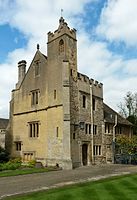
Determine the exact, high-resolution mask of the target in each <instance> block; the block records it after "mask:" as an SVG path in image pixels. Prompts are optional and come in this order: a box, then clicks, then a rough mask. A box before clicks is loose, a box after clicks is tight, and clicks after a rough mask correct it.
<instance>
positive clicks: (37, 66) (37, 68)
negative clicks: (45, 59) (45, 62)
mask: <svg viewBox="0 0 137 200" xmlns="http://www.w3.org/2000/svg"><path fill="white" fill-rule="evenodd" d="M34 66H35V77H36V76H39V75H40V61H39V60H37V61H35V65H34Z"/></svg>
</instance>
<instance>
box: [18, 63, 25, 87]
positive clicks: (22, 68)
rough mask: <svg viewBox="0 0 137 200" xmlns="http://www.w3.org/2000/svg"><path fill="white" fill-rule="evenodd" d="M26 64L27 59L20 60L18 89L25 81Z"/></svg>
mask: <svg viewBox="0 0 137 200" xmlns="http://www.w3.org/2000/svg"><path fill="white" fill-rule="evenodd" d="M26 64H27V62H26V61H25V60H21V61H19V62H18V83H17V85H16V89H18V88H19V87H20V85H21V82H22V81H23V79H24V77H25V74H26Z"/></svg>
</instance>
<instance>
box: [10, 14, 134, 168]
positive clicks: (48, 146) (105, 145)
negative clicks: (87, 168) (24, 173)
mask: <svg viewBox="0 0 137 200" xmlns="http://www.w3.org/2000/svg"><path fill="white" fill-rule="evenodd" d="M106 108H108V107H107V106H106V105H105V104H104V103H103V84H102V83H99V82H98V81H95V80H93V79H89V77H87V76H86V75H83V74H81V73H79V72H78V71H77V39H76V30H75V29H70V28H69V27H68V25H67V23H66V22H65V21H64V19H63V18H62V17H61V18H60V20H59V27H58V29H57V30H56V31H55V32H54V33H52V32H49V33H48V42H47V56H45V55H44V54H42V53H41V52H40V50H39V45H37V51H36V54H35V55H34V58H33V60H32V62H31V64H30V67H29V69H28V70H27V72H26V61H24V60H22V61H20V62H19V63H18V83H17V84H16V88H15V89H14V90H13V91H12V98H11V102H10V129H9V137H10V138H11V140H10V141H11V149H10V151H11V155H12V156H13V157H18V156H21V157H22V159H23V161H24V162H26V161H29V160H31V159H36V160H37V161H40V162H42V163H43V165H56V164H59V166H61V167H62V168H64V169H69V168H72V167H78V166H82V165H90V164H92V163H93V164H94V163H98V162H112V161H113V149H112V141H113V140H114V138H115V133H116V128H117V126H118V123H116V120H113V119H114V118H116V116H117V113H116V112H114V111H113V112H112V110H111V109H110V110H111V112H110V110H109V114H111V115H112V116H111V121H109V120H108V119H109V117H106V115H105V113H107V111H108V109H106ZM118 118H119V117H117V120H119V119H118ZM123 122H124V125H125V123H126V128H127V134H128V135H130V134H131V124H130V123H129V122H127V121H126V120H124V119H123ZM123 122H122V125H123ZM109 126H111V127H113V133H112V132H109V130H108V127H109ZM106 127H107V129H106ZM106 130H107V132H106ZM121 133H125V132H121ZM9 146H10V145H9Z"/></svg>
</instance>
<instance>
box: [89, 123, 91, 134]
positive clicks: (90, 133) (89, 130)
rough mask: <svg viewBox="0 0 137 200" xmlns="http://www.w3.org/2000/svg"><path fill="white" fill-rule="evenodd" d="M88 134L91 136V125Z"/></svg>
mask: <svg viewBox="0 0 137 200" xmlns="http://www.w3.org/2000/svg"><path fill="white" fill-rule="evenodd" d="M89 134H91V124H89Z"/></svg>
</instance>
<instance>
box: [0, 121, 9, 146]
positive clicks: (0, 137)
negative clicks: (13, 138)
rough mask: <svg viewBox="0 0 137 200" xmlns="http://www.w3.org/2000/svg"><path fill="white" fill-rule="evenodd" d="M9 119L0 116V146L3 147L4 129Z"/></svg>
mask: <svg viewBox="0 0 137 200" xmlns="http://www.w3.org/2000/svg"><path fill="white" fill-rule="evenodd" d="M8 123H9V120H8V119H3V118H0V147H2V148H5V138H6V130H7V127H8Z"/></svg>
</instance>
